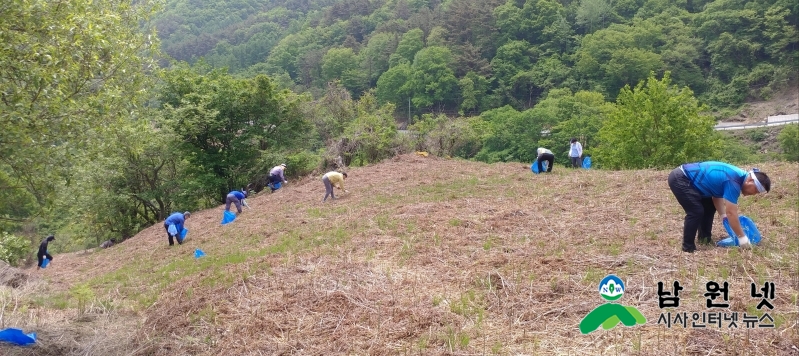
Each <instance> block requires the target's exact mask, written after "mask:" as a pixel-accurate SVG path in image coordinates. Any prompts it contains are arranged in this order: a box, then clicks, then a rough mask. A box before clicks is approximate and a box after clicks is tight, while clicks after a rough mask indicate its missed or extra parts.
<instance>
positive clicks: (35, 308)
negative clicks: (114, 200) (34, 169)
mask: <svg viewBox="0 0 799 356" xmlns="http://www.w3.org/2000/svg"><path fill="white" fill-rule="evenodd" d="M759 168H761V170H763V171H764V172H767V173H768V174H769V176H770V177H771V179H772V190H771V192H770V193H768V194H765V195H762V196H760V195H758V196H754V197H745V198H742V199H741V211H742V213H743V214H745V215H747V216H749V217H751V218H752V219H754V221H755V222H756V223H757V224H758V227H759V229H760V231H761V233H762V234H763V236H764V240H763V242H762V243H761V244H760V245H759V246H757V247H755V248H754V249H753V250H751V251H744V250H738V249H736V248H729V249H725V248H715V247H711V246H701V247H700V251H698V252H697V253H694V254H686V253H683V252H681V251H680V243H681V240H680V235H681V231H682V219H683V216H684V215H683V211H682V209H681V208H680V206H679V204H678V203H677V202H676V200H675V199H674V197H673V195H672V194H671V192H670V191H669V188H668V186H667V183H666V176H667V174H668V171H661V170H638V171H602V170H570V169H566V168H563V167H561V166H556V167H555V169H554V171H553V173H552V174H549V175H535V176H534V175H533V174H532V173H531V172H530V168H529V164H521V163H498V164H491V165H488V164H483V163H476V162H469V161H463V160H445V159H439V158H435V157H432V156H430V157H422V156H417V155H403V156H399V157H396V158H394V159H391V160H388V161H385V162H383V163H380V164H376V165H371V166H366V167H361V168H353V169H351V170H349V171H348V173H349V177H348V179H347V188H348V190H349V191H350V193H349V194H343V195H341V197H340V199H337V200H335V201H333V202H328V203H325V204H322V203H320V201H321V198H322V196H323V194H324V187H323V186H322V183H321V181H320V180H319V179H318V177H309V178H306V179H304V180H297V181H296V182H292V183H291V184H290V185H288V186H287V187H285V188H284V189H281V190H280V191H278V192H276V193H274V194H268V193H261V194H259V195H257V196H254V197H251V198H249V199H248V201H249V203H250V205H251V206H252V209H251V210H246V211H245V212H244V213H243V214H242V215H241V216H240V217H239V218H237V219H236V221H235V222H233V223H231V224H229V225H226V226H221V225H220V220H221V216H222V210H223V209H222V207H218V208H215V209H210V210H206V211H199V212H196V213H194V214H192V218H191V219H190V220H188V221H187V227H188V228H189V230H190V231H191V232H190V233H189V236H188V238H187V240H186V242H185V243H184V244H183V245H182V246H175V247H172V248H168V247H167V241H166V235H165V233H164V231H163V227H161V226H160V225H156V226H152V227H150V228H148V229H146V230H144V231H142V232H141V233H139V234H138V235H136V236H135V237H134V238H131V239H129V240H126V241H124V242H123V243H121V244H119V245H117V246H114V247H112V248H109V249H106V250H97V251H88V252H81V253H74V254H61V255H56V256H55V260H54V261H53V264H52V265H51V266H50V267H48V268H47V269H45V270H42V271H40V272H35V271H34V270H33V269H29V270H27V272H28V273H29V275H30V276H29V277H28V282H27V283H22V284H21V285H19V286H17V287H16V288H12V287H9V286H3V287H2V289H0V307H2V309H0V310H2V311H3V313H2V324H3V325H2V326H3V327H17V328H21V329H23V330H24V331H25V332H37V333H38V336H39V340H38V342H37V344H36V345H35V346H33V347H30V348H21V347H13V346H9V345H7V344H3V345H0V354H3V355H87V354H89V355H261V354H263V355H275V354H297V355H299V354H302V355H338V354H342V355H343V354H359V355H365V354H370V355H405V354H408V355H491V354H495V355H518V354H527V355H566V354H571V355H586V354H592V355H630V354H640V355H653V354H662V355H685V354H691V355H694V354H696V355H733V354H752V355H791V354H796V353H797V352H798V351H797V347H799V332H798V331H797V330H799V328H797V320H799V319H798V318H797V310H798V309H797V296H798V295H799V294H798V292H799V287H798V286H797V284H798V283H797V281H799V270H798V269H797V255H799V238H797V237H798V236H799V231H797V218H798V215H797V210H798V209H799V195H797V188H798V187H797V171H798V170H799V166H797V164H795V163H793V164H791V163H767V164H763V165H761V166H760V167H759ZM725 235H726V233H725V232H724V229H723V227H722V226H721V224H720V222H718V221H717V222H716V223H715V226H714V236H713V239H714V240H715V241H718V240H720V239H722V238H724V237H726V236H725ZM195 248H201V249H202V250H203V251H204V252H205V253H206V254H207V256H206V257H202V258H199V259H195V258H194V257H193V255H194V250H195ZM608 274H615V275H617V276H619V277H620V278H621V279H622V280H623V281H624V283H625V286H626V288H627V290H626V291H625V294H624V296H623V297H622V298H621V299H619V300H618V303H620V304H623V305H627V306H634V307H635V308H637V309H638V310H640V311H641V313H642V314H643V315H644V316H645V317H646V318H647V322H646V324H645V325H642V326H637V327H630V328H627V327H623V326H621V325H619V326H617V327H615V328H613V329H611V330H607V331H605V330H599V331H596V332H593V333H591V334H588V335H583V334H581V333H580V330H579V327H578V325H579V323H580V321H581V319H582V318H583V317H585V315H586V314H588V313H589V312H590V311H591V310H593V309H594V308H596V307H597V306H599V305H600V304H602V303H604V302H605V301H604V300H603V299H602V298H601V297H600V295H599V293H598V290H597V288H598V285H599V282H600V280H601V279H602V278H603V277H605V276H606V275H608ZM674 281H679V283H680V284H681V285H682V286H683V287H684V288H685V289H684V290H683V291H682V292H681V293H680V297H681V299H680V306H679V307H678V308H671V309H660V308H659V307H658V282H664V284H665V285H667V286H670V285H671V284H672V283H673V282H674ZM709 281H716V282H718V283H720V284H721V283H723V282H724V281H726V282H728V283H729V299H730V300H729V303H730V307H729V309H721V310H719V311H722V312H725V313H728V314H732V313H738V314H740V315H741V317H742V316H743V313H747V314H749V315H758V316H761V315H762V313H763V311H764V310H757V309H756V306H757V305H758V303H759V302H760V299H758V298H752V297H751V296H750V285H751V283H755V284H757V285H759V286H762V285H763V284H764V283H765V282H773V283H774V285H775V287H776V292H775V299H774V300H773V301H772V302H773V305H774V310H773V311H770V315H771V316H772V317H773V318H774V324H775V327H774V328H750V329H747V328H745V327H744V323H743V322H742V321H741V320H739V322H738V328H737V329H733V328H728V327H726V324H725V325H724V327H722V328H718V327H708V328H705V329H699V328H692V327H690V323H689V326H688V327H687V328H683V327H682V326H672V327H671V328H667V327H666V326H664V325H658V323H657V322H658V317H659V316H660V313H661V312H669V311H671V312H672V314H674V313H675V312H680V313H681V312H686V313H689V316H690V315H691V314H692V313H694V312H698V313H700V314H701V313H702V312H710V310H708V309H707V307H706V305H705V303H706V297H705V296H704V295H703V294H704V293H705V292H706V289H705V286H706V283H707V282H709Z"/></svg>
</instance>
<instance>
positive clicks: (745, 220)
mask: <svg viewBox="0 0 799 356" xmlns="http://www.w3.org/2000/svg"><path fill="white" fill-rule="evenodd" d="M738 220H739V221H740V222H741V229H743V231H744V234H745V235H746V237H748V238H749V243H751V244H752V245H757V244H758V243H760V240H761V239H762V236H760V231H759V230H758V229H757V226H756V225H755V222H754V221H752V219H750V218H749V217H748V216H746V215H738ZM724 229H725V230H727V234H728V235H729V237H727V238H726V239H724V240H721V241H719V242H717V243H716V246H719V247H732V246H738V237H737V236H735V232H734V231H732V227H730V223H729V221H727V219H724Z"/></svg>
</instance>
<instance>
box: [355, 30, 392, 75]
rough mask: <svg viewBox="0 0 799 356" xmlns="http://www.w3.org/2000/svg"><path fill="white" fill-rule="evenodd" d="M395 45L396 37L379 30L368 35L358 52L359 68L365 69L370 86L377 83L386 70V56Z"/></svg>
mask: <svg viewBox="0 0 799 356" xmlns="http://www.w3.org/2000/svg"><path fill="white" fill-rule="evenodd" d="M396 47H397V41H396V37H395V36H394V35H393V34H390V33H384V32H381V33H377V34H375V35H373V36H372V37H370V38H369V42H367V44H366V47H364V48H363V49H361V51H360V52H358V56H359V57H360V63H361V68H362V69H363V70H364V71H365V74H366V76H367V79H368V80H369V84H370V86H371V85H375V84H377V79H378V78H380V75H381V74H383V73H384V72H385V71H386V70H388V58H389V56H391V53H393V52H394V50H395V49H396Z"/></svg>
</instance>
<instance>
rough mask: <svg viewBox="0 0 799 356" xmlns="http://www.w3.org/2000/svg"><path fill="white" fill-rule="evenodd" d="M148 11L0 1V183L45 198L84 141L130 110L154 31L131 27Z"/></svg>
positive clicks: (109, 4)
mask: <svg viewBox="0 0 799 356" xmlns="http://www.w3.org/2000/svg"><path fill="white" fill-rule="evenodd" d="M154 11H155V7H154V4H153V2H151V1H147V0H143V1H136V2H131V1H121V0H109V1H94V2H92V1H67V2H64V1H49V0H26V1H22V0H8V1H4V2H3V5H2V6H0V29H2V30H0V43H2V45H0V48H2V49H0V68H2V70H0V73H1V74H0V93H2V94H0V127H2V130H0V172H1V173H2V175H3V179H0V184H3V186H2V187H0V190H6V189H11V190H20V191H26V192H27V193H19V194H14V195H16V196H20V195H25V194H30V196H31V197H33V198H34V201H35V202H36V203H37V204H38V206H39V207H43V206H46V205H48V204H50V203H51V202H52V200H53V197H54V188H55V187H56V186H58V185H59V184H61V183H62V182H65V181H68V180H69V179H70V175H71V171H70V167H71V164H72V163H71V162H72V161H74V159H75V157H77V156H79V155H81V151H82V149H83V148H84V147H85V145H86V143H87V141H88V139H89V138H90V137H92V136H96V135H103V134H104V133H105V131H106V130H107V129H111V128H113V127H115V126H117V125H119V123H120V122H122V121H124V120H125V119H127V118H128V117H129V116H130V115H131V113H132V112H135V111H136V110H137V106H138V105H139V104H140V103H141V99H142V98H143V97H144V96H145V95H146V94H147V88H148V86H149V84H148V82H147V73H148V72H150V71H152V70H154V69H155V68H156V63H155V61H154V60H153V56H154V55H155V54H157V49H158V43H157V41H156V38H157V37H156V36H155V34H153V33H152V32H149V33H148V32H147V31H142V29H141V27H140V25H141V24H142V23H146V21H147V20H148V19H149V17H150V16H151V15H152V14H153V13H154ZM0 197H2V198H6V197H7V195H5V194H3V195H0ZM12 203H13V202H10V201H2V202H0V205H3V206H6V205H8V204H12ZM22 213H23V214H22V215H20V216H10V217H11V218H13V219H24V218H27V217H28V216H29V214H30V213H31V211H30V210H28V211H25V212H22Z"/></svg>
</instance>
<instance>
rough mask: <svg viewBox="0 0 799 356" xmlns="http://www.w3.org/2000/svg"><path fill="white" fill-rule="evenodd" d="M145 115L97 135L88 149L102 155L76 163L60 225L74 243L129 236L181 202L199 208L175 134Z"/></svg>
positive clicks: (89, 243)
mask: <svg viewBox="0 0 799 356" xmlns="http://www.w3.org/2000/svg"><path fill="white" fill-rule="evenodd" d="M147 114H148V116H150V117H152V116H157V113H150V112H147ZM145 118H146V117H143V118H142V120H137V121H131V122H129V123H128V124H127V125H124V126H122V127H118V128H116V129H115V130H114V131H113V132H110V133H109V134H108V135H109V136H108V137H105V138H102V139H97V140H95V142H93V143H92V145H91V147H90V150H91V151H96V152H102V154H97V155H95V156H96V157H95V158H93V159H86V160H83V161H82V162H80V164H78V165H76V166H75V167H74V168H73V169H74V170H75V171H76V174H75V176H76V177H75V179H74V180H73V182H72V184H71V186H70V187H68V188H65V189H63V190H60V193H59V199H58V204H59V206H58V207H57V208H58V210H59V211H62V212H63V216H62V217H61V220H63V221H61V222H60V223H59V225H62V226H66V227H67V228H66V229H65V230H66V231H65V232H67V235H72V236H73V237H72V239H71V241H70V242H71V243H72V244H73V246H74V247H79V248H85V247H94V246H97V244H99V243H100V242H102V241H104V240H107V239H109V238H117V239H118V240H122V239H126V238H129V237H132V236H134V235H135V234H136V233H138V232H139V231H140V230H141V229H143V228H144V227H147V226H151V225H153V224H156V223H157V222H159V221H162V220H163V219H164V218H166V217H167V216H168V215H169V213H171V212H172V211H174V210H175V209H176V208H178V207H179V208H180V209H181V210H193V209H195V208H197V207H198V206H197V199H196V196H195V195H193V194H192V193H193V192H194V191H195V189H194V188H195V187H194V186H192V185H191V183H192V180H191V179H190V178H189V177H188V176H186V175H184V173H185V170H186V168H187V165H186V160H185V159H184V158H183V157H182V155H181V152H180V150H179V149H178V147H177V145H178V142H179V141H178V139H177V137H175V135H174V133H173V132H172V131H171V130H167V129H164V128H155V127H153V125H152V124H151V123H150V120H145ZM187 178H188V179H187ZM184 184H185V185H184Z"/></svg>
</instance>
